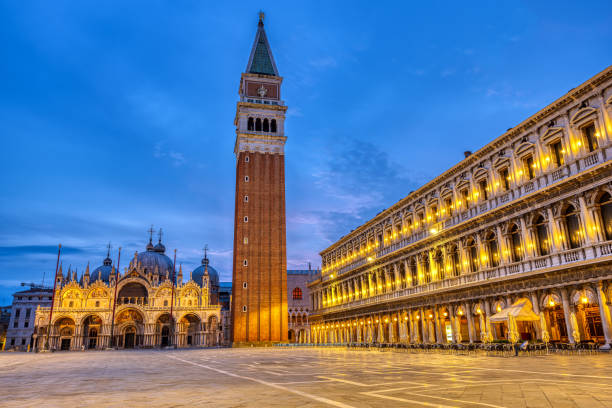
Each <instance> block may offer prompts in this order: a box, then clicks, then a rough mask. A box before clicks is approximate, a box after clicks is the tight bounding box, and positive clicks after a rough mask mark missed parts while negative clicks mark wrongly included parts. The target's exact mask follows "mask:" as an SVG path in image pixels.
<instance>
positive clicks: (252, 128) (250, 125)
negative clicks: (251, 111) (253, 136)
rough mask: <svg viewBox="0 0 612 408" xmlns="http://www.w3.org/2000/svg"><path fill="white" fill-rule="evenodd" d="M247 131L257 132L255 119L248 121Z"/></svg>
mask: <svg viewBox="0 0 612 408" xmlns="http://www.w3.org/2000/svg"><path fill="white" fill-rule="evenodd" d="M247 129H248V130H255V123H254V122H253V118H249V120H248V121H247Z"/></svg>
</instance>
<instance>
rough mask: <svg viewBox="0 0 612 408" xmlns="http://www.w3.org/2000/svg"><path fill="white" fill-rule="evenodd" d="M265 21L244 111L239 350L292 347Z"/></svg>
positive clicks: (238, 220) (236, 262) (281, 163)
mask: <svg viewBox="0 0 612 408" xmlns="http://www.w3.org/2000/svg"><path fill="white" fill-rule="evenodd" d="M263 20H264V16H263V13H260V14H259V23H258V27H257V33H256V34H255V42H254V43H253V47H252V49H251V55H250V56H249V62H248V64H247V67H246V71H245V72H244V73H243V74H242V76H241V78H240V88H239V91H238V94H239V97H240V99H239V101H238V104H237V107H236V118H235V119H234V124H235V126H236V144H235V146H234V153H235V155H236V203H235V218H234V259H233V275H232V344H233V345H234V346H239V345H241V344H253V343H254V344H266V343H273V342H285V341H287V330H288V322H287V318H288V317H287V254H286V238H285V234H286V233H285V231H286V228H285V155H284V146H285V141H286V140H287V138H286V136H285V112H286V111H287V107H286V106H285V104H284V102H283V101H282V100H281V84H282V82H283V78H282V77H281V76H280V75H279V74H278V70H277V68H276V63H275V62H274V57H273V56H272V51H271V49H270V44H269V43H268V38H267V36H266V32H265V30H264V21H263Z"/></svg>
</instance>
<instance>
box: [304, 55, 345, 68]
mask: <svg viewBox="0 0 612 408" xmlns="http://www.w3.org/2000/svg"><path fill="white" fill-rule="evenodd" d="M309 64H310V65H311V66H313V67H315V68H319V69H323V68H335V67H336V66H337V65H338V62H337V61H336V59H335V58H334V57H320V58H315V59H312V60H310V61H309Z"/></svg>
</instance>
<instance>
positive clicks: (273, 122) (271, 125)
mask: <svg viewBox="0 0 612 408" xmlns="http://www.w3.org/2000/svg"><path fill="white" fill-rule="evenodd" d="M270 132H272V133H276V119H272V120H271V121H270Z"/></svg>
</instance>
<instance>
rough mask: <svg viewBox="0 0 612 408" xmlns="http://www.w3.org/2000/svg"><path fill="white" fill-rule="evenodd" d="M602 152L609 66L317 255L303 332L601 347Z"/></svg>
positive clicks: (611, 239) (609, 246)
mask: <svg viewBox="0 0 612 408" xmlns="http://www.w3.org/2000/svg"><path fill="white" fill-rule="evenodd" d="M611 157H612V67H608V68H607V69H606V70H604V71H603V72H601V73H599V74H597V75H596V76H594V77H593V78H591V79H590V80H588V81H587V82H585V83H583V84H582V85H580V86H578V87H576V88H574V89H572V90H570V91H569V92H568V93H567V94H566V95H564V96H562V97H561V98H559V99H558V100H556V101H554V102H553V103H551V104H550V105H548V106H546V107H545V108H544V109H542V110H540V111H539V112H537V113H536V114H534V115H533V116H531V117H529V118H527V119H526V120H525V121H523V122H521V123H520V124H518V125H517V126H515V127H513V128H511V129H508V131H506V132H505V133H504V134H502V135H501V136H499V137H497V138H496V139H495V140H493V141H492V142H490V143H489V144H487V145H486V146H484V147H483V148H481V149H480V150H478V151H476V152H474V153H473V154H469V155H467V157H466V158H465V159H464V160H462V161H461V162H459V163H458V164H457V165H455V166H454V167H452V168H450V169H449V170H447V171H446V172H444V173H443V174H441V175H439V176H438V177H436V178H434V179H433V180H431V181H430V182H428V183H427V184H425V185H424V186H422V187H421V188H419V189H418V190H416V191H414V192H412V193H410V194H409V195H408V196H407V197H405V198H404V199H402V200H400V201H399V202H397V203H396V204H394V205H393V206H392V207H390V208H388V209H387V210H385V211H383V212H382V213H380V214H378V215H377V216H376V217H374V218H373V219H371V220H370V221H368V222H366V223H365V224H363V225H361V226H360V227H358V228H357V229H356V230H354V231H352V232H351V233H349V234H347V235H346V236H344V237H343V238H341V239H340V240H339V241H337V242H336V243H334V244H333V245H331V246H330V247H329V248H327V249H325V250H323V251H322V252H321V253H320V255H321V258H322V272H321V274H320V275H319V276H317V277H316V278H315V279H314V280H312V281H311V283H310V284H309V286H310V290H311V294H310V295H311V297H312V299H311V300H312V304H313V309H314V311H313V314H311V316H310V324H311V339H312V340H313V341H314V342H316V343H347V342H357V343H368V342H372V343H397V342H404V343H406V342H415V343H448V342H470V343H473V342H480V341H492V340H494V339H504V338H510V339H512V340H516V339H521V338H522V339H532V340H542V339H543V340H545V341H559V342H568V343H576V342H579V341H591V342H597V343H599V344H600V345H604V344H610V343H611V342H612V321H611V318H610V315H611V304H610V299H611V298H612V160H611ZM514 321H518V322H517V324H516V325H514V324H513V323H514Z"/></svg>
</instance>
